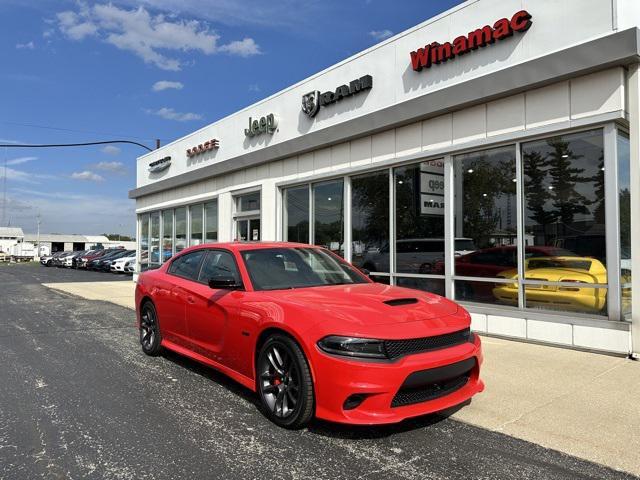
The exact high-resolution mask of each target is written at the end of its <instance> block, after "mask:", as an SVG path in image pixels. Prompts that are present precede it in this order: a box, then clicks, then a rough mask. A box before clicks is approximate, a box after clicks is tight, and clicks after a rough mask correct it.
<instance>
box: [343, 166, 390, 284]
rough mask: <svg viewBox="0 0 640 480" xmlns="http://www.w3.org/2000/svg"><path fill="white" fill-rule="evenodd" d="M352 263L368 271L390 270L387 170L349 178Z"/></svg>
mask: <svg viewBox="0 0 640 480" xmlns="http://www.w3.org/2000/svg"><path fill="white" fill-rule="evenodd" d="M351 262H352V263H353V264H354V265H356V266H358V267H362V268H364V269H366V270H369V271H370V272H380V273H389V172H388V171H387V170H384V171H382V172H373V173H368V174H365V175H359V176H356V177H352V178H351ZM376 280H379V277H377V276H376Z"/></svg>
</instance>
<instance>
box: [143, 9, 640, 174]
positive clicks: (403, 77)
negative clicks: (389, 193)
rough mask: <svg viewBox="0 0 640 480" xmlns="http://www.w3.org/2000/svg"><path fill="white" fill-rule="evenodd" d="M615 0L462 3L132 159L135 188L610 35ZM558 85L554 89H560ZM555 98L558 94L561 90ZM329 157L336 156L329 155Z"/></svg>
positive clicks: (466, 121) (467, 123)
mask: <svg viewBox="0 0 640 480" xmlns="http://www.w3.org/2000/svg"><path fill="white" fill-rule="evenodd" d="M618 1H619V2H621V3H622V4H624V6H625V8H627V7H629V5H631V3H630V1H629V0H563V1H557V0H476V1H468V2H465V3H463V4H461V5H459V6H457V7H454V8H453V9H451V10H449V11H447V12H445V13H444V14H442V15H439V16H437V17H434V18H433V19H430V20H427V21H426V22H424V23H422V24H420V25H418V26H417V27H414V28H412V29H410V30H407V31H406V32H403V33H401V34H399V35H396V36H395V37H393V38H391V39H389V40H387V41H385V42H382V43H380V44H378V45H376V46H374V47H372V48H370V49H368V50H365V51H364V52H361V53H359V54H357V55H354V56H353V57H351V58H349V59H347V60H345V61H343V62H341V63H339V64H337V65H335V66H333V67H330V68H328V69H326V70H324V71H322V72H320V73H319V74H317V75H315V76H313V77H310V78H309V79H307V80H304V81H302V82H300V83H298V84H296V85H293V86H292V87H289V88H287V89H285V90H283V91H281V92H278V93H276V94H275V95H273V96H271V97H269V98H267V99H265V100H263V101H261V102H258V103H257V104H255V105H252V106H250V107H248V108H246V109H244V110H241V111H239V112H237V113H235V114H233V115H230V116H228V117H226V118H224V119H222V120H220V121H218V122H216V123H214V124H212V125H209V126H207V127H205V128H203V129H201V130H199V131H197V132H194V133H192V134H190V135H188V136H186V137H184V138H183V139H180V140H179V141H176V142H173V143H171V144H169V145H167V146H165V147H163V148H161V149H160V150H156V151H154V152H152V153H149V154H147V155H144V156H142V157H140V158H139V159H138V164H137V186H138V187H141V186H144V185H147V184H150V183H153V182H155V181H158V180H161V179H165V178H169V177H173V176H176V175H180V174H182V173H185V172H188V171H191V170H194V169H198V168H201V167H203V166H205V165H210V164H212V163H217V162H220V161H223V160H228V159H232V158H235V157H238V156H240V155H243V154H245V153H249V152H252V151H256V150H259V149H261V148H263V147H265V146H267V145H275V144H279V143H282V142H286V141H288V140H291V139H293V138H297V137H300V136H302V135H305V134H306V133H308V132H314V131H318V130H322V129H324V128H326V127H329V126H332V125H336V124H339V123H341V122H345V121H348V120H352V119H355V118H358V117H360V116H362V115H365V114H367V113H371V112H375V111H378V110H381V109H383V108H385V107H388V106H391V105H394V104H397V103H401V102H404V101H407V100H410V99H412V98H416V97H419V96H422V95H425V94H427V93H431V92H433V91H436V90H440V89H445V88H447V87H450V86H452V85H455V84H458V83H461V82H464V81H467V80H469V79H472V78H476V77H479V76H483V75H486V74H488V73H490V72H494V71H497V70H500V69H504V68H507V67H509V66H512V65H515V64H518V63H521V62H524V61H527V60H530V59H532V58H536V57H539V56H542V55H545V54H548V53H550V52H553V51H556V50H560V49H563V48H566V47H568V46H571V45H574V44H577V43H582V42H585V41H587V40H590V39H593V38H597V37H599V36H602V35H605V34H608V33H611V32H612V31H613V24H614V17H615V16H614V8H613V5H614V3H612V2H618ZM523 8H524V9H526V10H528V11H529V12H530V13H531V14H532V16H533V26H532V27H531V28H530V29H529V30H528V31H527V32H525V33H523V34H520V33H516V34H514V36H513V37H512V38H508V39H506V40H503V41H500V42H497V43H495V44H493V45H491V46H488V47H485V48H481V49H478V50H477V51H474V52H471V53H468V54H467V55H464V56H462V57H458V58H456V59H454V60H453V61H449V62H447V63H443V64H440V65H437V66H434V67H432V68H430V69H428V70H425V71H422V72H414V71H413V70H412V69H411V66H410V55H409V52H411V51H412V50H415V49H417V48H419V47H422V46H424V45H425V44H426V43H430V42H432V41H439V42H445V41H451V40H453V39H454V38H455V37H456V36H458V35H466V34H467V32H469V31H472V30H475V29H476V28H480V27H482V26H484V25H485V24H493V23H494V22H495V21H496V20H498V19H499V18H502V17H508V18H510V17H511V16H512V15H513V14H514V13H515V12H517V11H519V10H521V9H523ZM629 8H630V7H629ZM626 22H627V23H629V22H635V23H637V19H635V20H629V19H627V20H626ZM365 74H371V75H373V82H374V87H373V89H372V90H371V91H369V92H367V93H362V94H359V95H357V96H353V97H351V98H347V99H344V100H342V101H340V102H339V103H336V104H334V105H331V106H329V107H326V108H322V109H320V111H319V113H318V115H317V116H316V117H315V119H310V118H308V117H307V116H306V115H305V114H304V113H302V112H301V109H300V100H301V97H302V95H303V94H305V93H308V92H309V91H311V90H321V91H325V90H332V89H335V88H336V87H337V86H339V85H342V84H345V83H348V82H349V81H351V80H353V79H356V78H359V77H360V76H362V75H365ZM558 88H559V89H562V87H561V86H559V87H558ZM557 93H558V95H561V92H557ZM514 101H517V99H514ZM563 106H566V105H558V109H561V108H562V107H563ZM483 108H486V107H483ZM496 108H497V107H496ZM515 108H516V107H514V109H515ZM533 108H534V105H533V104H532V105H531V106H530V109H529V110H530V111H532V112H533ZM565 110H566V109H565ZM269 113H274V114H275V115H276V116H278V118H279V128H278V131H277V132H275V133H274V134H273V135H267V134H263V135H259V136H256V137H253V138H251V139H247V138H246V137H245V135H244V128H245V127H246V125H247V124H248V118H249V117H250V116H251V117H253V118H255V117H260V116H264V115H266V114H269ZM564 113H566V111H558V114H564ZM474 114H475V115H476V116H477V118H481V115H482V108H479V109H478V110H474V111H469V112H466V113H465V114H464V115H469V116H473V115H474ZM516 114H517V112H516V111H515V110H514V115H516ZM441 120H442V119H441ZM473 120H474V118H471V117H464V116H463V117H460V116H459V115H458V118H454V119H453V121H454V125H462V126H463V127H465V129H467V130H468V129H469V128H471V127H476V126H477V124H476V123H475V122H474V121H473ZM507 120H508V123H507V125H506V126H505V127H504V128H512V124H513V123H517V121H518V120H519V118H518V117H517V116H514V117H512V118H509V119H507ZM500 127H501V126H500V125H495V124H492V125H490V126H489V129H491V130H490V131H497V130H496V129H498V130H499V129H500ZM416 128H417V127H416ZM405 133H406V141H407V142H409V143H408V144H411V142H412V140H413V137H415V135H416V133H415V132H412V131H410V129H409V130H407V131H406V132H400V133H399V141H400V144H401V145H402V142H403V141H404V140H405ZM445 133H446V132H445ZM485 134H486V131H485V132H484V133H483V132H482V131H481V130H479V131H477V132H470V135H471V136H474V135H478V136H482V135H485ZM388 135H391V134H390V133H389V134H388ZM412 136H413V137H412ZM211 138H217V139H219V140H220V148H219V149H218V150H213V151H210V152H207V153H204V154H201V155H198V156H196V157H194V158H192V159H188V158H187V156H186V149H187V148H189V147H192V146H194V145H197V144H199V143H203V142H205V141H207V140H209V139H211ZM460 140H461V139H456V141H460ZM380 142H382V143H385V140H381V139H380V137H378V138H377V139H375V140H374V139H372V148H374V149H376V147H377V146H378V143H380ZM332 151H333V149H332ZM343 153H344V152H343ZM167 155H170V156H171V157H172V160H173V163H172V165H171V167H170V168H169V169H168V170H166V171H165V172H163V173H161V174H153V175H152V174H150V173H149V172H148V169H147V167H148V164H149V163H151V162H152V161H155V160H157V159H159V158H162V157H164V156H167ZM320 155H321V154H320V153H318V154H317V155H316V156H314V161H317V163H318V167H317V168H328V169H330V168H332V167H333V166H334V165H335V162H339V161H341V160H339V159H335V160H334V158H333V157H331V156H330V154H329V153H327V152H325V157H321V156H320ZM336 155H337V156H339V155H340V154H339V153H338V152H336ZM381 155H384V153H381ZM323 162H324V163H323Z"/></svg>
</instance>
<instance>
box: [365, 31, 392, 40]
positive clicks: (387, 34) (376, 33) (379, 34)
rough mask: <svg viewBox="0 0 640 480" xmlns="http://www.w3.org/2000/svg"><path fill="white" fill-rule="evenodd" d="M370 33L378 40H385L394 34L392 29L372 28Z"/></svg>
mask: <svg viewBox="0 0 640 480" xmlns="http://www.w3.org/2000/svg"><path fill="white" fill-rule="evenodd" d="M369 35H370V36H372V37H373V38H374V39H376V40H378V41H382V40H385V39H387V38H389V37H391V36H393V32H392V31H391V30H387V29H384V30H371V31H370V32H369Z"/></svg>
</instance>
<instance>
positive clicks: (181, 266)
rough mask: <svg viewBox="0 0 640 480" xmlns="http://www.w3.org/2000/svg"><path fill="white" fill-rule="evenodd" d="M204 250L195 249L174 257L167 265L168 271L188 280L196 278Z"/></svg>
mask: <svg viewBox="0 0 640 480" xmlns="http://www.w3.org/2000/svg"><path fill="white" fill-rule="evenodd" d="M205 253H206V250H196V251H195V252H190V253H187V254H185V255H182V256H180V257H178V258H176V259H175V260H174V261H173V262H172V263H171V266H170V267H169V273H171V274H173V275H177V276H179V277H183V278H187V279H189V280H196V279H197V278H198V272H199V271H200V261H201V260H202V258H203V257H204V254H205Z"/></svg>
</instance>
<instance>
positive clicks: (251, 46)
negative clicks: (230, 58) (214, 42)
mask: <svg viewBox="0 0 640 480" xmlns="http://www.w3.org/2000/svg"><path fill="white" fill-rule="evenodd" d="M220 51H221V52H226V53H228V54H230V55H238V56H239V57H245V58H246V57H250V56H252V55H259V54H260V53H261V52H260V47H259V46H258V44H257V43H256V42H255V41H254V40H253V38H243V39H242V40H236V41H234V42H231V43H229V44H227V45H222V46H221V47H220Z"/></svg>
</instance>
